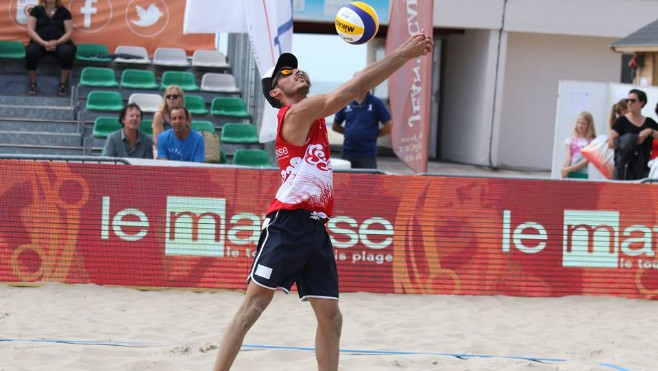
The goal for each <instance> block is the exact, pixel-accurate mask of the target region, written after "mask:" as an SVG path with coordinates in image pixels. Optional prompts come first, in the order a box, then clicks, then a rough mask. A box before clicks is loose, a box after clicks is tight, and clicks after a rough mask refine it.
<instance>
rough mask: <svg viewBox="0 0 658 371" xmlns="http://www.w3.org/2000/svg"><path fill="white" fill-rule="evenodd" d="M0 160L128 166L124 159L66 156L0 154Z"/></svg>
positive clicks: (128, 163)
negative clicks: (108, 163)
mask: <svg viewBox="0 0 658 371" xmlns="http://www.w3.org/2000/svg"><path fill="white" fill-rule="evenodd" d="M0 160H22V161H51V162H53V161H59V162H96V163H105V162H110V163H114V164H122V165H130V162H128V161H127V160H126V159H123V158H117V157H105V156H67V155H25V154H4V153H3V154H0Z"/></svg>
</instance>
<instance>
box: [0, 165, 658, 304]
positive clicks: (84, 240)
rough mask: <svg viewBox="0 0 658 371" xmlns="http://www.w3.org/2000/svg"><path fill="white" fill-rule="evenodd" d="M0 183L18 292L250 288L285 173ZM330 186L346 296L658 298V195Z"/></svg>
mask: <svg viewBox="0 0 658 371" xmlns="http://www.w3.org/2000/svg"><path fill="white" fill-rule="evenodd" d="M0 174H2V179H3V180H2V182H0V281H1V282H10V283H31V282H40V281H58V282H65V283H95V284H101V285H122V286H131V287H152V288H153V287H186V288H197V289H244V288H245V287H246V286H245V279H246V276H247V274H248V271H249V268H250V264H251V260H252V257H253V256H254V253H255V251H256V245H257V241H258V237H259V230H260V226H261V224H262V222H263V219H264V215H263V212H264V210H266V207H267V205H268V204H269V202H270V201H271V199H272V197H273V195H274V194H275V192H276V189H277V188H278V186H279V184H280V176H279V174H278V172H277V171H275V170H257V169H253V170H252V169H231V168H177V167H176V168H174V167H142V166H124V165H93V164H64V163H48V162H19V161H9V160H3V161H0ZM335 188H336V190H337V197H336V209H335V213H334V216H333V218H332V219H331V220H330V221H329V222H328V223H327V229H328V231H329V234H330V236H331V238H332V241H333V243H334V248H335V254H336V260H337V263H338V269H339V275H340V286H341V291H342V292H354V291H366V292H378V293H422V294H464V295H513V296H562V295H610V296H622V297H629V298H646V299H657V298H658V259H657V258H656V250H657V249H658V247H657V243H658V238H656V237H655V235H656V234H657V232H656V231H658V225H657V224H658V223H657V222H656V220H657V214H656V210H655V209H654V207H653V206H652V205H655V204H656V203H657V202H658V188H655V186H652V185H645V184H622V183H599V182H573V181H554V180H521V179H503V178H491V179H488V178H460V177H430V176H395V175H380V174H359V173H337V174H335ZM624 194H642V197H634V198H620V197H619V195H624ZM575 195H577V196H575ZM363 205H368V207H363Z"/></svg>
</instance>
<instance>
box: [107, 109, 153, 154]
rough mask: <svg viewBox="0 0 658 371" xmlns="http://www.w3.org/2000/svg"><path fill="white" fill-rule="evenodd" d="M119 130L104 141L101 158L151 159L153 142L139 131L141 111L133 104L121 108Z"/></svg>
mask: <svg viewBox="0 0 658 371" xmlns="http://www.w3.org/2000/svg"><path fill="white" fill-rule="evenodd" d="M119 122H121V126H122V128H121V130H117V131H115V132H114V133H112V134H110V136H108V137H107V140H106V141H105V147H104V148H103V156H109V157H131V158H148V159H153V140H152V139H151V137H150V136H149V135H148V134H146V133H144V132H143V131H141V130H139V126H140V124H141V123H142V110H141V109H140V108H139V106H138V105H137V104H135V103H130V104H128V105H127V106H125V107H123V109H122V110H121V112H120V113H119Z"/></svg>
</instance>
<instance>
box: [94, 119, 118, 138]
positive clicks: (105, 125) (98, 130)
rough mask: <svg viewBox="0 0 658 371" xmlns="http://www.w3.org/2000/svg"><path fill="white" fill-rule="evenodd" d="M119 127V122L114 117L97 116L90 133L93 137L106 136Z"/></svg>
mask: <svg viewBox="0 0 658 371" xmlns="http://www.w3.org/2000/svg"><path fill="white" fill-rule="evenodd" d="M119 129H121V123H120V122H119V120H117V118H116V117H97V118H96V120H95V121H94V129H93V131H92V135H93V136H94V137H95V138H107V136H108V135H110V134H112V133H114V132H115V131H117V130H119Z"/></svg>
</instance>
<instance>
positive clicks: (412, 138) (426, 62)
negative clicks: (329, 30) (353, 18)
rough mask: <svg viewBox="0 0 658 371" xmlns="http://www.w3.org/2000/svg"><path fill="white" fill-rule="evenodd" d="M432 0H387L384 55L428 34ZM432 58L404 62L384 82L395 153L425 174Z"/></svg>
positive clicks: (430, 32) (432, 26)
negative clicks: (388, 12)
mask: <svg viewBox="0 0 658 371" xmlns="http://www.w3.org/2000/svg"><path fill="white" fill-rule="evenodd" d="M432 9H434V2H433V1H432V0H414V1H409V0H391V17H390V21H389V25H388V33H387V34H386V53H391V52H393V50H395V48H397V47H398V46H399V45H400V44H402V43H403V42H404V41H406V40H407V39H408V38H409V37H410V36H411V35H413V34H416V33H419V32H420V31H421V30H424V32H425V33H428V34H429V35H432V31H433V29H434V23H433V20H432V15H433V12H432ZM431 89H432V56H431V55H428V56H425V57H422V58H417V59H414V60H412V61H409V62H407V64H405V65H404V67H402V68H401V69H400V70H399V71H397V72H396V73H394V74H393V76H391V77H389V79H388V96H389V99H390V101H391V115H392V116H393V129H392V132H391V145H392V147H393V150H394V151H395V154H396V155H397V156H398V157H399V158H400V159H401V160H402V161H403V162H404V163H405V164H407V166H409V167H410V168H411V169H413V170H414V171H415V172H417V173H424V172H426V171H427V155H428V148H427V146H428V135H429V127H430V126H429V122H430V99H431V96H432V95H431V92H430V90H431Z"/></svg>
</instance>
